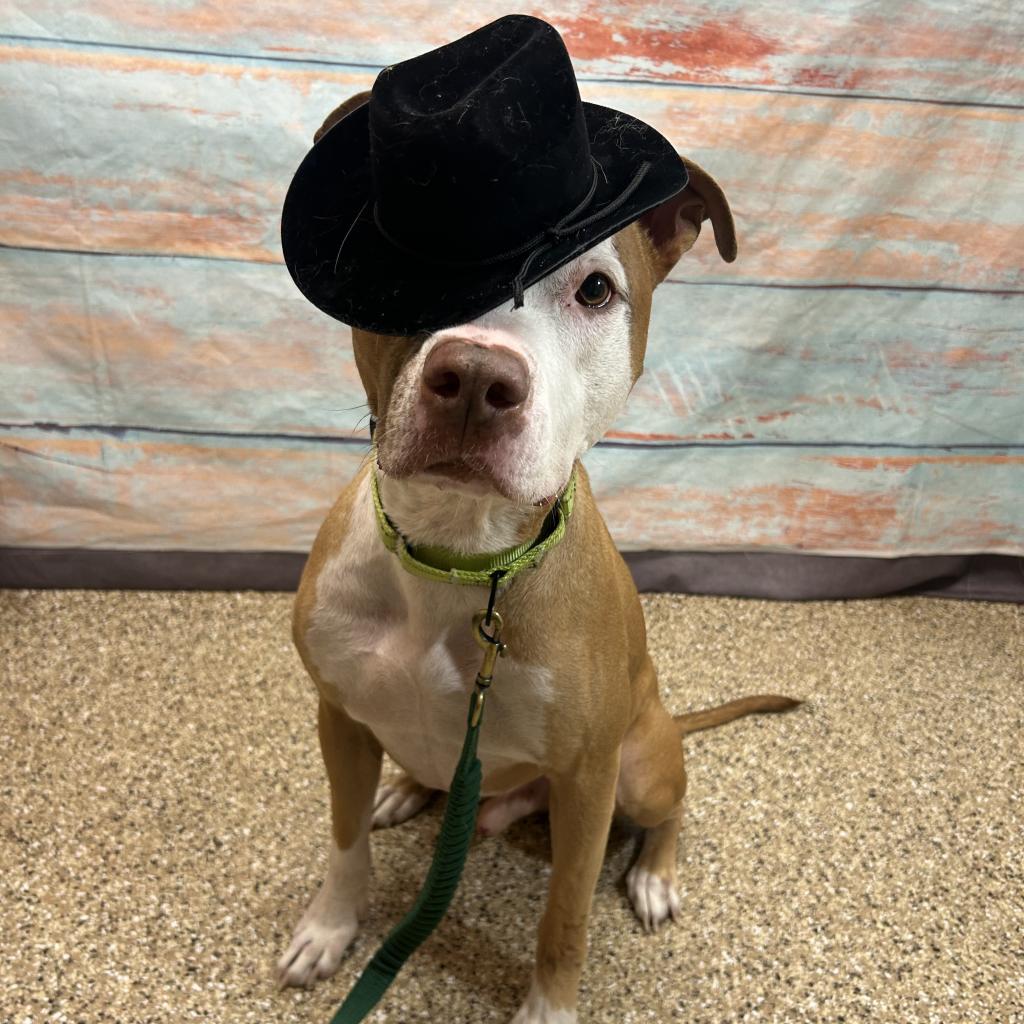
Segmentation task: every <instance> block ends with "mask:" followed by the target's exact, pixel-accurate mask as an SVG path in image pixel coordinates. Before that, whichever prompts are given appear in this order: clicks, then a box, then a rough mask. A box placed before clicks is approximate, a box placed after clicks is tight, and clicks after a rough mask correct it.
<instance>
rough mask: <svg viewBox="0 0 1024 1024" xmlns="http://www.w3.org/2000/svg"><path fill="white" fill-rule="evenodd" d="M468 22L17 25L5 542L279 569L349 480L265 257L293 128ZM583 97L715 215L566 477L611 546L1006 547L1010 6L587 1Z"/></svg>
mask: <svg viewBox="0 0 1024 1024" xmlns="http://www.w3.org/2000/svg"><path fill="white" fill-rule="evenodd" d="M509 10H510V8H508V6H507V5H505V4H498V3H495V2H491V0H474V2H472V3H467V4H462V5H456V6H452V5H449V4H447V3H433V4H425V3H422V2H420V3H415V2H409V0H397V2H396V3H394V4H379V3H370V2H366V0H364V2H356V3H353V2H348V3H342V2H338V3H333V4H332V3H321V4H317V5H309V4H300V3H298V2H295V0H277V2H275V3H259V4H257V3H252V2H247V3H240V2H235V0H223V2H220V3H201V2H198V0H194V2H188V0H159V2H153V3H145V4H126V3H123V2H117V3H115V2H112V0H80V2H78V3H76V4H69V3H68V2H67V0H33V2H31V3H29V2H27V0H8V2H7V3H6V4H5V5H4V10H3V13H2V15H0V30H2V33H3V35H2V39H0V55H2V67H0V89H2V106H0V137H2V140H3V145H2V147H0V175H2V182H3V185H2V194H0V206H2V209H0V242H2V243H3V249H2V250H0V290H2V291H0V346H2V352H0V360H2V363H0V365H2V375H3V386H2V388H0V467H2V482H0V487H2V491H0V499H2V506H0V545H6V546H8V547H37V548H38V547H43V548H46V547H56V548H68V547H70V548H97V549H121V550H124V549H134V550H145V551H159V550H168V549H174V550H190V551H261V552H266V551H276V552H305V551H307V550H308V549H309V546H310V544H311V542H312V539H313V537H314V535H315V532H316V530H317V527H318V526H319V523H320V522H321V520H322V518H323V516H324V514H325V512H326V510H327V509H328V507H329V506H330V504H331V503H332V501H333V499H334V497H335V496H336V494H337V492H338V490H339V489H340V487H341V486H342V484H343V482H344V481H345V480H346V479H348V477H349V476H350V475H351V474H352V473H353V472H354V471H355V469H356V467H357V466H358V464H359V462H360V460H361V459H362V458H363V457H364V454H365V452H366V438H367V434H366V409H365V406H364V404H363V393H362V390H361V388H360V385H359V380H358V376H357V374H356V369H355V365H354V362H353V359H352V353H351V348H350V343H349V334H348V329H347V328H345V327H344V326H343V325H340V324H338V323H337V322H335V321H333V320H331V319H329V318H327V317H326V316H324V315H323V314H321V313H319V312H318V311H317V310H316V309H315V308H314V307H312V306H311V305H309V304H308V303H307V302H306V301H305V300H304V299H303V298H302V297H301V296H300V294H299V293H298V291H297V290H296V289H295V287H294V285H293V284H292V282H291V280H290V278H289V276H288V273H287V270H286V269H285V267H284V265H283V263H282V261H281V254H280V247H279V240H278V232H279V215H280V208H281V203H282V200H283V197H284V194H285V190H286V189H287V186H288V183H289V180H290V177H291V174H292V172H293V171H294V169H295V168H296V166H297V165H298V163H299V161H300V160H301V158H302V156H303V154H304V153H305V152H306V151H307V149H308V148H309V146H310V145H311V142H312V136H313V132H314V130H315V129H316V128H317V127H318V126H319V124H320V122H321V120H322V118H323V117H324V116H325V115H326V114H327V113H328V111H330V110H331V109H332V108H333V107H334V106H335V105H336V104H337V103H339V102H340V101H341V100H343V99H345V98H346V97H348V96H349V95H351V94H352V93H355V92H357V91H359V90H361V89H366V88H369V86H370V85H371V83H372V82H373V79H374V77H375V75H376V73H377V72H378V71H379V70H380V68H381V67H382V66H383V65H384V64H386V63H394V62H396V61H398V60H402V59H404V58H407V57H411V56H413V55H415V54H418V53H421V52H422V51H424V50H427V49H430V48H432V47H435V46H438V45H441V44H442V43H444V42H446V41H449V40H451V39H453V38H455V37H457V36H460V35H462V34H464V33H465V32H468V31H471V30H472V29H474V28H476V27H478V26H480V25H482V24H484V23H486V22H488V21H491V20H492V19H494V18H496V17H498V16H500V15H502V14H505V13H508V11H509ZM519 10H524V11H526V12H528V13H535V14H537V15H539V16H541V17H544V18H546V19H547V20H549V21H551V22H553V23H554V24H555V25H556V27H557V28H558V29H559V30H560V31H561V32H562V34H563V36H564V38H565V40H566V43H567V45H568V47H569V50H570V53H571V55H572V57H573V61H574V64H575V67H576V70H577V74H578V77H579V81H580V90H581V93H582V95H583V97H584V99H587V100H591V101H594V102H596V103H601V104H606V105H608V106H611V107H617V108H620V109H622V110H626V111H629V112H630V113H633V114H636V115H637V116H639V117H641V118H643V119H644V120H646V121H648V122H650V123H651V124H653V125H655V126H656V127H657V128H658V129H659V130H660V131H661V132H663V133H664V134H665V135H666V136H667V137H668V138H669V139H671V140H673V142H674V143H675V144H676V146H677V148H678V150H679V151H680V152H681V153H684V154H686V155H688V156H690V157H692V158H693V159H695V160H696V161H697V162H698V163H700V164H701V165H703V166H704V167H706V168H707V169H708V170H709V171H710V172H711V173H712V174H713V175H714V176H715V177H716V178H717V179H718V180H719V182H720V183H721V184H722V186H723V187H724V189H725V191H726V194H727V195H728V197H729V199H730V201H731V204H732V208H733V211H734V214H735V217H736V221H737V227H738V233H739V246H740V255H739V259H738V261H737V262H736V263H735V264H733V265H726V264H724V263H722V262H721V261H720V260H719V258H718V256H717V253H716V252H715V248H714V244H713V239H712V236H711V230H710V225H705V231H704V233H703V234H702V236H701V238H700V239H699V240H698V242H697V245H696V247H695V249H694V250H693V252H691V253H690V254H689V255H688V256H686V257H684V259H683V260H682V262H681V263H680V264H679V265H678V266H677V268H676V269H675V271H674V272H673V274H672V276H671V279H670V280H669V281H668V282H667V283H666V284H664V285H663V286H662V287H661V288H660V289H659V290H658V293H657V295H656V300H655V307H654V316H653V324H652V329H651V337H650V348H649V355H648V359H647V370H646V373H645V374H644V376H643V378H642V379H641V381H640V382H639V384H638V385H637V387H636V389H635V391H634V393H633V395H632V397H631V399H630V401H629V405H628V408H627V409H626V411H625V413H624V414H623V415H622V417H621V418H620V419H619V421H618V422H617V423H616V425H615V428H614V429H613V430H611V431H610V432H609V434H608V435H607V437H606V438H605V439H604V440H603V441H602V442H601V443H600V444H599V445H598V446H597V448H596V449H595V450H594V451H593V452H591V453H590V455H589V456H588V457H587V459H586V464H587V466H588V468H589V470H590V472H591V475H592V479H593V481H594V485H595V489H596V491H597V494H598V498H599V501H600V503H601V505H602V508H603V510H604V512H605V515H606V517H607V519H608V522H609V525H610V528H611V531H612V534H613V536H614V538H615V540H616V541H617V542H618V543H619V545H620V546H621V547H622V548H623V549H626V550H645V549H649V550H657V551H717V550H747V551H783V552H785V551H801V552H817V553H824V554H854V555H881V556H893V555H908V554H941V553H951V552H1001V553H1006V554H1021V553H1024V501H1022V498H1024V344H1022V341H1024V337H1022V336H1024V330H1022V321H1024V297H1022V290H1024V274H1022V249H1024V245H1022V243H1024V227H1022V225H1024V205H1022V198H1021V197H1022V185H1021V183H1022V180H1024V175H1022V171H1024V159H1022V156H1024V131H1022V124H1024V114H1022V104H1024V69H1022V58H1021V50H1022V43H1024V18H1022V15H1021V13H1020V11H1021V5H1020V4H1017V3H1011V2H1009V0H1007V2H1005V3H989V4H975V3H967V2H964V0H959V2H956V0H954V2H938V0H935V2H911V3H905V4H899V5H894V4H891V3H888V2H880V0H878V2H869V3H849V4H846V3H840V2H827V0H826V2H820V0H819V2H817V3H813V4H797V3H789V4H785V3H778V2H775V3H772V2H769V3H756V4H755V3H752V2H720V3H713V2H709V0H696V2H693V3H688V4H684V3H678V2H671V3H648V2H636V0H618V2H602V3H596V2H593V0H578V2H576V3H571V4H566V5H563V6H562V7H561V8H560V10H559V11H558V12H554V11H552V10H550V9H548V8H542V7H529V6H528V7H526V8H520V9H519Z"/></svg>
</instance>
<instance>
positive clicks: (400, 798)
mask: <svg viewBox="0 0 1024 1024" xmlns="http://www.w3.org/2000/svg"><path fill="white" fill-rule="evenodd" d="M431 796H432V791H431V790H429V789H427V788H426V786H421V785H420V784H419V783H418V782H414V781H413V780H412V779H410V778H409V776H408V775H399V776H398V777H397V778H394V779H391V780H389V781H388V782H382V783H381V784H380V785H379V786H378V787H377V796H376V799H375V800H374V802H373V827H374V828H390V827H391V826H392V825H401V824H402V822H403V821H408V820H409V819H410V818H411V817H413V815H415V814H419V812H420V811H422V810H423V808H424V807H426V806H427V804H428V803H429V802H430V798H431Z"/></svg>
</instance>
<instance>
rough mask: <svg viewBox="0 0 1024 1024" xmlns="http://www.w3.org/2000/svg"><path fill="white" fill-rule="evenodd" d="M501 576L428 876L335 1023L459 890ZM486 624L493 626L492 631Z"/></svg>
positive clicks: (476, 627) (384, 983)
mask: <svg viewBox="0 0 1024 1024" xmlns="http://www.w3.org/2000/svg"><path fill="white" fill-rule="evenodd" d="M503 575H504V572H503V571H502V570H500V569H499V570H497V571H496V572H494V573H493V574H492V575H491V577H490V583H491V595H490V599H489V600H488V602H487V610H486V611H482V612H477V613H476V615H474V616H473V635H474V636H475V637H476V640H477V643H479V644H480V646H481V647H483V649H484V660H483V664H482V665H481V667H480V671H479V672H478V673H477V677H476V685H475V686H474V688H473V695H472V697H471V698H470V701H469V715H468V718H467V722H466V739H465V742H464V743H463V744H462V754H461V755H460V756H459V763H458V764H457V765H456V766H455V774H454V775H453V776H452V782H451V786H450V787H449V789H448V806H447V807H446V809H445V812H444V821H443V822H442V823H441V832H440V834H439V835H438V837H437V845H436V847H435V848H434V859H433V861H432V863H431V865H430V871H429V872H428V873H427V880H426V881H425V882H424V883H423V888H422V890H421V891H420V894H419V896H418V897H417V899H416V902H415V903H414V904H413V907H412V909H411V910H410V911H409V913H408V914H406V915H405V917H404V918H402V920H401V921H400V922H399V923H398V925H396V927H395V928H394V929H393V930H392V931H391V933H390V934H389V935H388V937H387V938H386V939H385V940H384V942H383V943H382V944H381V947H380V949H378V950H377V952H376V953H375V954H374V957H373V959H372V960H371V961H370V962H369V964H368V965H367V966H366V967H365V968H364V970H363V973H362V974H361V975H360V976H359V979H358V980H357V981H356V983H355V985H354V986H353V987H352V991H351V992H349V994H348V996H347V998H346V999H345V1001H344V1002H343V1003H342V1004H341V1006H340V1007H338V1010H337V1012H336V1013H335V1014H334V1016H333V1017H332V1018H331V1024H358V1022H359V1021H361V1020H363V1019H364V1018H365V1017H366V1015H367V1014H368V1013H369V1012H370V1011H371V1010H372V1009H373V1008H374V1007H375V1006H376V1005H377V1003H378V1002H379V1001H380V998H381V996H383V995H384V993H385V992H386V991H387V989H388V986H389V985H390V984H391V982H393V981H394V980H395V977H396V975H397V974H398V972H399V971H400V970H401V969H402V966H403V965H404V963H405V961H406V960H408V959H409V957H410V956H412V954H413V953H415V952H416V950H417V948H418V947H419V946H420V944H421V943H422V942H423V941H424V940H425V939H426V938H427V936H429V935H430V933H431V932H432V931H433V930H434V929H435V928H436V927H437V924H438V922H439V921H440V920H441V918H442V917H444V915H445V912H446V911H447V910H448V905H449V904H450V903H451V901H452V897H453V896H454V895H455V890H456V888H458V885H459V879H460V878H461V877H462V869H463V866H464V865H465V863H466V855H467V854H468V853H469V844H470V841H471V840H472V838H473V832H474V830H475V828H476V812H477V807H478V805H479V803H480V779H481V768H480V760H479V758H477V756H476V746H477V738H478V737H479V735H480V721H481V718H482V717H483V711H484V696H485V695H486V693H487V688H488V687H489V686H490V685H491V680H492V678H493V674H494V663H495V661H496V660H497V658H498V655H499V654H504V653H505V645H504V644H503V643H502V642H501V640H499V639H498V637H499V635H500V633H501V616H500V615H499V614H498V613H497V612H496V611H495V610H494V598H495V595H496V594H497V591H498V581H499V580H500V579H501V577H502V576H503ZM485 626H488V627H491V631H490V633H488V632H487V630H486V629H485V628H484V627H485Z"/></svg>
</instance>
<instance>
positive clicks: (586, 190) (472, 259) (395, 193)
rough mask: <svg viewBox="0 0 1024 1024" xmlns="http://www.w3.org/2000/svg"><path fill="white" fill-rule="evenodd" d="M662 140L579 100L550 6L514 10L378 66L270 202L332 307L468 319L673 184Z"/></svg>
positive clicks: (515, 295)
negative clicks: (369, 83) (278, 206)
mask: <svg viewBox="0 0 1024 1024" xmlns="http://www.w3.org/2000/svg"><path fill="white" fill-rule="evenodd" d="M686 183H687V170H686V166H685V164H684V163H683V161H682V159H681V158H680V157H679V155H678V154H677V153H676V151H675V149H674V148H673V146H672V144H671V143H670V142H669V141H668V140H667V139H665V138H664V137H663V136H662V135H660V134H659V133H658V132H657V131H655V130H654V129H653V128H652V127H650V125H647V124H644V122H643V121H640V120H638V119H637V118H635V117H630V116H629V115H628V114H624V113H622V112H621V111H618V110H611V109H609V108H608V107H601V106H598V105H597V104H594V103H584V102H582V100H581V99H580V95H579V89H578V87H577V84H576V78H575V75H574V74H573V69H572V64H571V63H570V60H569V54H568V52H567V51H566V48H565V44H564V43H563V42H562V38H561V36H559V34H558V32H557V31H556V30H555V29H554V28H553V27H552V26H551V25H549V24H548V23H547V22H545V21H541V20H540V19H538V18H533V17H529V16H527V15H520V14H515V15H509V16H507V17H504V18H499V19H498V20H497V21H494V22H492V23H491V24H489V25H485V26H484V27H483V28H480V29H477V30H476V31H475V32H471V33H470V34H469V35H467V36H463V37H462V38H461V39H457V40H455V41H454V42H452V43H448V44H447V45H445V46H442V47H440V48H438V49H436V50H431V51H430V52H429V53H424V54H422V55H420V56H418V57H413V58H411V59H410V60H406V61H403V62H402V63H400V64H394V65H392V66H390V67H387V68H385V69H384V70H383V71H381V73H380V74H379V75H378V76H377V79H376V81H375V82H374V84H373V90H372V92H371V93H370V98H369V101H368V102H366V103H363V104H362V105H361V106H358V107H356V108H355V109H354V110H352V111H351V112H350V113H348V114H347V115H346V116H345V117H343V118H342V119H341V120H339V121H338V122H337V123H336V124H335V125H333V127H331V128H330V129H329V130H328V131H327V132H326V133H325V134H324V135H323V136H322V137H321V138H320V139H319V141H317V142H316V143H315V144H314V146H313V148H312V149H311V150H310V151H309V152H308V153H307V154H306V157H305V159H304V160H303V161H302V163H301V165H300V166H299V169H298V170H297V171H296V172H295V177H294V178H293V179H292V183H291V186H290V187H289V189H288V195H287V197H286V198H285V202H284V210H283V213H282V217H281V243H282V248H283V250H284V258H285V263H286V264H287V266H288V270H289V271H290V273H291V275H292V278H293V280H294V281H295V283H296V284H297V285H298V287H299V289H300V291H301V292H302V293H303V295H305V296H306V298H307V299H309V301H310V302H312V303H313V304H314V305H315V306H317V307H318V308H319V309H322V310H323V311H324V312H325V313H328V314H329V315H330V316H332V317H334V318H335V319H337V320H341V321H342V322H343V323H346V324H350V325H352V326H353V327H360V328H363V329H364V330H368V331H374V332H377V333H380V334H397V335H413V334H416V333H419V332H422V331H434V330H439V329H440V328H442V327H448V326H452V325H454V324H458V323H465V322H467V321H469V320H473V319H475V318H476V317H478V316H481V315H483V314H484V313H486V312H488V311H489V310H492V309H494V308H495V307H497V306H499V305H501V304H502V303H503V302H505V301H507V300H512V301H513V305H514V307H519V306H521V305H522V304H523V291H524V290H525V289H526V288H528V287H529V286H530V285H531V284H533V283H534V282H535V281H538V280H540V279H541V278H542V277H545V276H546V275H547V274H550V273H551V272H552V271H553V270H556V269H557V268H558V267H561V266H563V265H564V264H566V263H568V262H569V261H570V260H572V259H574V258H575V257H576V256H578V255H579V254H580V253H581V252H583V251H584V250H586V249H589V248H591V247H592V246H594V245H596V244H597V243H598V242H600V241H602V240H603V239H605V238H608V237H609V236H610V235H612V234H614V233H615V232H616V231H618V230H619V229H620V228H623V227H624V226H625V225H627V224H629V223H631V222H632V221H634V220H636V219H637V218H638V217H640V216H641V214H643V213H644V212H646V211H647V210H649V209H651V208H652V207H655V206H657V205H658V204H660V203H662V202H663V201H664V200H666V199H668V198H670V197H671V196H673V195H675V194H676V193H677V192H679V191H680V190H682V189H683V188H684V187H685V186H686Z"/></svg>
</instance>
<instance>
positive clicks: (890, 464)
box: [814, 453, 1024, 473]
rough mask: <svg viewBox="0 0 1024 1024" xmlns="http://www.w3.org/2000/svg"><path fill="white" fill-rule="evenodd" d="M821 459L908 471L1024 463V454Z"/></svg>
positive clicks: (861, 469) (843, 465)
mask: <svg viewBox="0 0 1024 1024" xmlns="http://www.w3.org/2000/svg"><path fill="white" fill-rule="evenodd" d="M814 458H815V459H818V460H820V461H827V462H829V463H830V464H831V465H833V466H838V467H839V468H840V469H852V470H855V471H858V472H865V471H866V472H870V471H873V470H876V469H882V470H887V471H891V472H897V473H906V472H907V471H908V470H911V469H915V468H917V467H918V466H927V465H942V466H1018V465H1019V466H1024V455H980V454H979V455H967V454H959V453H958V454H949V455H829V456H827V457H824V458H822V457H821V456H814Z"/></svg>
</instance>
